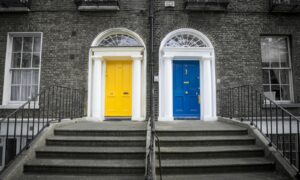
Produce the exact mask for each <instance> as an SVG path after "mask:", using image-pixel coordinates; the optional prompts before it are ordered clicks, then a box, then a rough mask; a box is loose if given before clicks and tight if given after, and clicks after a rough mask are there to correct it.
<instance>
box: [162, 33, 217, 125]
mask: <svg viewBox="0 0 300 180" xmlns="http://www.w3.org/2000/svg"><path fill="white" fill-rule="evenodd" d="M179 59H180V60H198V61H199V64H200V94H201V96H200V97H201V98H200V103H201V109H200V111H201V117H200V118H201V120H205V121H210V120H217V115H216V112H217V111H216V107H217V106H216V80H215V52H214V48H213V45H212V43H211V42H210V40H209V39H208V38H207V37H206V36H205V35H204V34H203V33H201V32H199V31H197V30H194V29H189V28H182V29H178V30H175V31H173V32H170V33H169V34H168V35H167V36H166V37H165V38H164V39H163V40H162V42H161V45H160V49H159V120H160V121H172V120H174V117H173V68H172V63H173V61H176V60H179Z"/></svg>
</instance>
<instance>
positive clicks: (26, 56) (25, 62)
mask: <svg viewBox="0 0 300 180" xmlns="http://www.w3.org/2000/svg"><path fill="white" fill-rule="evenodd" d="M29 67H31V53H23V58H22V68H29Z"/></svg>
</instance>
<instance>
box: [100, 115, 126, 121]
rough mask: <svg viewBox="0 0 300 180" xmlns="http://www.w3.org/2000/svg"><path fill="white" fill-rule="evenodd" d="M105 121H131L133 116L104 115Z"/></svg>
mask: <svg viewBox="0 0 300 180" xmlns="http://www.w3.org/2000/svg"><path fill="white" fill-rule="evenodd" d="M104 121H131V117H120V116H109V117H104Z"/></svg>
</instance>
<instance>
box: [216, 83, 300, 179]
mask: <svg viewBox="0 0 300 180" xmlns="http://www.w3.org/2000/svg"><path fill="white" fill-rule="evenodd" d="M218 95H219V99H220V103H219V106H220V107H219V109H220V111H219V114H220V115H221V116H222V117H228V118H231V119H232V118H237V119H240V120H241V121H244V120H248V121H249V122H250V125H253V126H255V127H256V128H257V129H258V130H259V131H260V132H261V133H262V135H264V136H265V138H266V139H267V140H268V142H269V146H273V147H275V148H276V150H277V151H278V152H279V153H280V154H281V155H282V156H283V157H284V159H286V160H287V161H288V162H289V163H290V165H291V166H292V167H294V168H295V170H296V171H297V172H298V173H297V176H299V174H300V172H299V169H300V168H299V166H300V165H299V163H300V151H299V145H300V133H299V131H300V126H299V125H300V119H299V118H298V117H296V116H295V115H293V114H292V113H290V112H289V111H288V110H286V109H285V108H284V107H282V106H281V105H280V104H278V103H276V102H275V101H274V100H272V99H271V98H269V97H267V96H266V95H264V94H263V93H261V91H258V90H257V89H255V88H254V87H253V86H251V85H243V86H237V87H231V88H225V89H221V90H219V91H218ZM280 124H281V127H280ZM285 124H286V125H285ZM280 131H282V132H281V133H280ZM280 136H282V137H281V140H279V137H280ZM293 137H294V139H295V142H293V141H292V139H293ZM286 139H287V140H286ZM294 144H298V146H295V145H294ZM286 145H287V146H286ZM294 146H295V149H294ZM295 153H296V154H295Z"/></svg>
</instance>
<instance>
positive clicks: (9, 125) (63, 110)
mask: <svg viewBox="0 0 300 180" xmlns="http://www.w3.org/2000/svg"><path fill="white" fill-rule="evenodd" d="M84 97H85V90H84V89H76V88H69V87H64V86H57V85H55V86H49V87H48V88H45V89H44V90H42V91H41V92H40V93H38V94H36V95H34V96H33V97H32V98H29V99H28V100H27V101H26V102H25V103H24V104H22V105H21V106H20V107H19V108H18V109H16V110H14V111H13V112H12V113H10V114H9V115H7V116H6V117H5V118H3V119H1V121H0V132H1V133H3V134H4V137H5V139H6V142H5V143H6V146H5V147H6V149H5V151H7V152H11V150H9V149H7V148H8V145H9V144H10V143H11V142H13V146H14V147H13V148H15V149H14V150H13V152H14V153H12V154H9V155H7V153H5V166H4V169H5V168H6V167H7V166H9V164H10V163H11V162H12V160H14V159H15V158H16V157H17V156H18V155H19V154H21V152H23V151H24V150H25V149H28V148H29V147H30V143H31V142H32V140H33V139H35V138H36V137H37V136H38V135H39V134H40V133H41V132H42V131H43V130H44V129H45V128H46V127H48V126H49V124H50V123H51V122H53V121H57V122H61V120H62V119H66V118H70V119H73V118H79V117H83V116H84ZM17 129H18V130H17ZM30 131H31V132H30ZM18 134H19V135H18ZM17 138H19V139H20V141H19V143H18V144H17ZM17 147H18V148H17ZM16 149H19V151H18V152H17V151H16ZM4 169H3V170H4ZM3 170H2V171H1V172H3Z"/></svg>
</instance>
